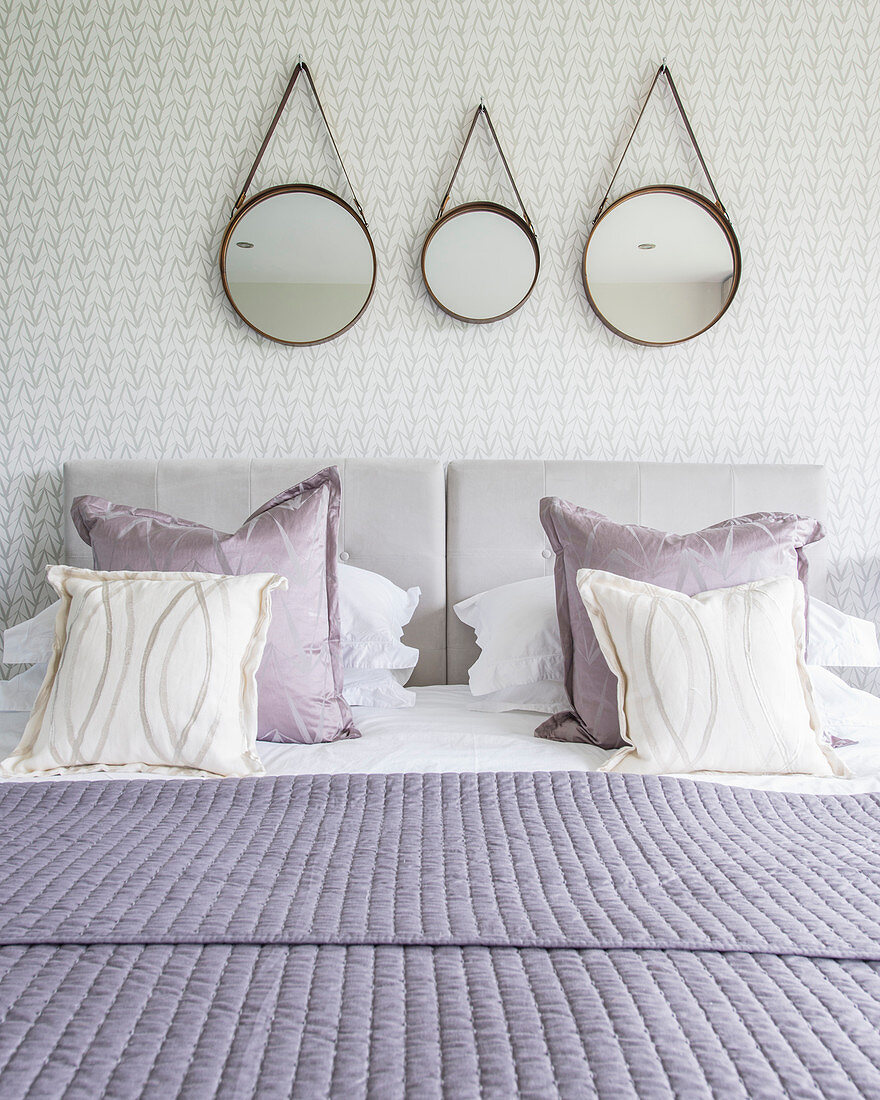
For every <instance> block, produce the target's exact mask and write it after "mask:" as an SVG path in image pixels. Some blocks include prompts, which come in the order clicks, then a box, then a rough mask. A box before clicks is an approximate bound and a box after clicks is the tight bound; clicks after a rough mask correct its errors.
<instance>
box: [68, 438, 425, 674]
mask: <svg viewBox="0 0 880 1100" xmlns="http://www.w3.org/2000/svg"><path fill="white" fill-rule="evenodd" d="M329 465H336V466H338V467H339V472H340V475H341V478H342V521H341V523H340V529H339V556H340V558H341V559H342V560H343V561H347V562H348V563H349V564H350V565H359V566H361V567H362V568H364V569H372V570H374V571H375V572H377V573H382V574H384V575H385V576H386V577H389V578H390V579H391V580H393V581H394V582H395V583H396V584H399V585H401V587H403V588H409V587H411V586H412V585H419V587H420V588H421V590H422V598H421V600H420V601H419V606H418V609H417V610H416V613H415V616H414V617H413V621H412V622H411V623H410V625H409V626H408V627H407V628H406V632H405V635H404V637H405V640H406V642H407V643H408V644H409V645H413V646H415V647H416V648H417V649H418V650H419V652H420V657H419V664H418V667H417V669H416V671H415V673H414V674H413V678H412V680H411V681H410V682H411V683H413V684H437V683H441V684H442V683H443V682H444V681H445V679H446V545H445V539H446V506H445V491H444V481H443V463H442V462H435V461H432V460H429V459H408V460H406V461H403V460H395V459H359V458H347V459H346V458H308V459H298V458H291V459H286V458H283V459H237V458H234V459H209V460H182V461H159V462H156V461H133V462H107V461H86V460H82V461H75V462H67V463H66V464H65V466H64V524H65V526H64V552H65V560H66V561H67V562H68V563H70V564H72V565H84V566H87V567H91V565H92V557H91V551H90V550H89V548H88V547H87V546H86V545H85V544H84V543H83V542H82V540H81V539H80V537H79V535H78V534H77V532H76V529H75V528H74V526H73V522H72V520H71V518H70V505H71V503H72V502H73V498H74V497H76V496H81V495H83V494H85V493H91V494H94V495H95V496H102V497H105V498H106V499H107V500H112V501H115V502H117V503H119V504H131V505H134V506H135V507H139V508H155V509H158V510H159V511H161V512H169V513H170V514H171V515H175V516H182V517H184V518H185V519H191V520H195V521H196V522H197V523H205V524H208V525H209V526H211V527H216V528H217V529H218V530H221V531H235V530H236V529H237V528H238V527H239V526H240V525H241V523H242V521H243V520H244V519H246V518H247V517H248V516H249V515H250V514H251V512H253V511H254V510H255V509H256V508H258V507H259V506H260V505H261V504H262V503H263V502H264V501H266V500H269V499H271V498H272V497H273V496H275V495H276V494H277V493H280V492H281V491H282V490H283V489H286V488H287V487H288V486H290V485H295V484H296V483H297V482H298V481H302V480H303V479H304V478H307V477H309V476H310V475H311V474H313V473H315V471H316V470H320V469H322V468H323V467H324V466H329Z"/></svg>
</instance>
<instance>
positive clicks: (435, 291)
mask: <svg viewBox="0 0 880 1100" xmlns="http://www.w3.org/2000/svg"><path fill="white" fill-rule="evenodd" d="M539 262H540V261H539V255H538V242H537V240H536V239H535V235H534V233H533V232H532V231H531V229H530V228H529V226H528V225H527V224H526V222H525V221H524V220H523V219H522V218H521V217H520V216H519V215H518V214H515V213H514V212H513V211H512V210H508V209H507V208H506V207H504V206H496V205H495V204H494V203H467V204H466V205H464V206H457V207H456V208H455V209H454V210H450V212H449V213H448V214H445V215H444V216H443V217H442V218H440V220H439V221H437V222H436V223H435V224H434V226H433V228H432V229H431V232H430V233H429V234H428V239H427V240H426V241H425V246H424V248H423V249H422V275H423V276H424V279H425V285H426V286H427V288H428V292H429V294H430V295H431V297H432V298H433V299H434V301H435V302H436V303H437V305H439V306H440V308H441V309H444V310H445V311H446V312H447V313H449V314H451V315H452V316H453V317H457V318H458V319H459V320H460V321H471V322H474V323H477V324H483V323H485V322H487V321H498V320H500V319H501V318H502V317H507V316H508V314H510V313H513V312H514V310H517V309H519V307H520V306H521V305H522V304H523V302H524V301H525V300H526V298H528V296H529V294H531V292H532V287H533V286H534V285H535V281H536V279H537V278H538V266H539Z"/></svg>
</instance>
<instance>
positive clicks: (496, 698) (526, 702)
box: [468, 680, 569, 714]
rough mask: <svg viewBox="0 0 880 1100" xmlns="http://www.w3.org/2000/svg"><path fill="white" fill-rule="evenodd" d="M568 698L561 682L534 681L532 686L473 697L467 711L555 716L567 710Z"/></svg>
mask: <svg viewBox="0 0 880 1100" xmlns="http://www.w3.org/2000/svg"><path fill="white" fill-rule="evenodd" d="M568 707H569V702H568V696H567V695H566V694H565V684H563V682H562V681H561V680H536V681H535V683H533V684H518V685H517V686H516V687H507V688H500V689H499V690H498V691H490V692H489V693H488V695H475V696H473V698H472V699H471V701H470V704H469V706H468V709H469V710H481V711H490V712H493V713H500V712H503V711H507V710H531V711H535V712H536V713H538V714H556V712H557V711H560V710H568Z"/></svg>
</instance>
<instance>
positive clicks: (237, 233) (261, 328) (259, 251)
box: [220, 185, 376, 344]
mask: <svg viewBox="0 0 880 1100" xmlns="http://www.w3.org/2000/svg"><path fill="white" fill-rule="evenodd" d="M220 270H221V272H222V275H223V286H224V289H225V290H226V293H227V295H228V297H229V300H230V301H231V302H232V304H233V306H234V307H235V310H236V312H237V313H238V314H239V315H240V316H241V317H242V318H243V320H245V321H246V322H247V323H248V324H249V325H250V326H251V328H254V329H256V330H257V331H258V332H260V333H262V335H264V336H268V337H270V339H272V340H280V341H281V342H282V343H285V344H318V343H321V342H322V341H323V340H330V339H332V338H333V337H334V336H338V335H339V334H340V333H341V332H344V331H345V329H347V328H349V326H351V325H353V324H354V322H355V321H356V320H357V319H358V318H359V317H360V315H361V314H362V313H363V311H364V310H365V309H366V306H367V302H369V300H370V296H371V295H372V293H373V287H374V285H375V282H376V255H375V252H374V251H373V243H372V241H371V240H370V235H369V233H368V232H367V227H366V226H365V225H364V223H363V222H362V221H361V219H360V218H359V217H358V216H357V214H356V213H355V212H354V210H352V208H351V207H350V206H349V205H348V203H346V202H343V200H342V199H340V198H339V196H338V195H334V194H333V193H332V192H330V191H325V190H323V189H322V188H319V187H310V186H305V185H296V186H289V187H276V188H272V189H271V190H269V191H263V192H261V193H260V194H259V195H256V196H255V197H254V198H253V199H251V200H250V202H248V203H247V204H246V205H245V206H244V207H243V208H242V210H241V212H240V213H239V214H238V216H237V217H236V218H235V219H234V220H233V221H232V222H231V223H230V225H229V228H228V229H227V230H226V235H225V236H224V238H223V245H222V247H221V251H220Z"/></svg>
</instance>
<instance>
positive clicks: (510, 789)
mask: <svg viewBox="0 0 880 1100" xmlns="http://www.w3.org/2000/svg"><path fill="white" fill-rule="evenodd" d="M0 851H2V853H3V858H2V862H0V1096H2V1097H4V1098H6V1097H17V1096H33V1097H41V1096H47V1097H48V1096H51V1097H55V1096H61V1095H65V1096H82V1097H94V1096H100V1095H108V1096H118V1097H131V1096H137V1095H148V1096H162V1097H169V1096H175V1095H185V1096H187V1097H203V1096H214V1095H220V1096H229V1097H242V1096H254V1095H256V1096H259V1097H264V1096H265V1097H275V1096H289V1095H293V1096H302V1097H320V1096H328V1095H330V1096H335V1095H338V1096H344V1097H345V1098H346V1100H349V1098H352V1097H357V1096H365V1095H370V1096H381V1097H383V1098H386V1097H396V1096H404V1095H406V1096H414V1097H422V1096H425V1097H429V1096H442V1095H445V1096H449V1097H471V1096H474V1097H475V1096H497V1097H511V1096H516V1095H522V1096H533V1097H552V1096H555V1095H561V1096H571V1097H582V1096H592V1095H598V1096H605V1097H609V1098H612V1097H613V1098H616V1097H622V1096H640V1097H654V1096H658V1097H660V1096H695V1097H696V1096H712V1095H715V1096H723V1097H725V1100H726V1098H727V1097H736V1096H743V1097H761V1096H768V1097H770V1096H780V1097H781V1096H798V1097H801V1096H803V1097H807V1096H817V1097H818V1096H832V1097H834V1096H841V1097H843V1096H870V1095H880V797H878V796H874V795H865V796H849V797H847V798H818V797H815V796H799V795H780V794H768V793H765V792H760V791H749V790H737V789H734V788H726V787H719V786H713V785H709V784H700V783H692V782H688V781H678V780H674V779H668V778H661V779H657V778H651V777H641V776H628V775H627V776H616V775H612V776H606V775H598V774H595V773H587V774H579V773H578V774H568V773H552V774H538V775H527V774H514V775H489V774H485V775H446V776H437V775H426V776H418V775H410V776H388V777H386V776H333V777H326V776H318V777H314V776H304V777H298V778H289V777H281V778H260V779H241V780H218V781H209V780H208V781H206V780H202V781H173V780H168V781H164V780H163V781H145V780H127V781H121V782H120V781H109V782H94V783H37V784H8V785H5V786H2V787H0Z"/></svg>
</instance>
